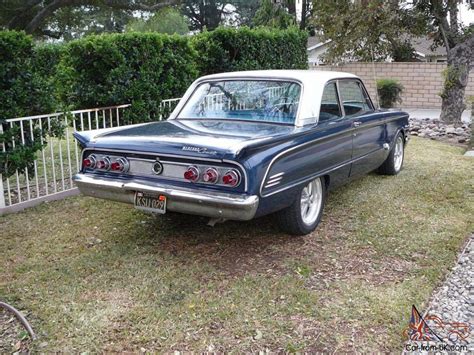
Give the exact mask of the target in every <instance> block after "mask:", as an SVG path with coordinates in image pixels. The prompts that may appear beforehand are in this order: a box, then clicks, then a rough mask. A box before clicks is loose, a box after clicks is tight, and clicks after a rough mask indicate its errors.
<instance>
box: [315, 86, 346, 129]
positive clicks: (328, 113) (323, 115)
mask: <svg viewBox="0 0 474 355" xmlns="http://www.w3.org/2000/svg"><path fill="white" fill-rule="evenodd" d="M340 117H342V112H341V107H340V106H339V98H338V96H337V89H336V83H335V82H334V83H329V84H327V85H326V87H325V88H324V91H323V97H322V100H321V108H320V110H319V121H320V122H324V121H328V120H331V119H334V118H340Z"/></svg>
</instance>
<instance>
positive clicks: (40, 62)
mask: <svg viewBox="0 0 474 355" xmlns="http://www.w3.org/2000/svg"><path fill="white" fill-rule="evenodd" d="M58 58H59V49H58V48H57V47H54V49H53V47H50V46H47V47H46V46H44V47H43V46H42V47H35V46H34V43H33V40H32V38H31V37H30V36H27V35H26V34H24V33H22V32H15V31H0V92H1V95H0V126H1V128H2V130H1V133H0V144H2V145H3V146H4V148H5V152H3V151H0V174H3V175H6V176H10V175H12V174H13V173H14V171H15V170H16V169H18V170H19V172H24V171H25V169H26V168H29V169H30V171H31V170H32V166H33V160H34V155H35V153H36V152H37V151H38V150H39V149H41V146H42V145H41V138H45V137H46V136H47V135H53V136H57V135H60V134H61V128H60V127H58V125H57V124H56V122H53V121H54V120H53V121H52V122H51V128H52V130H51V131H50V132H47V131H46V130H45V131H40V130H39V129H38V128H37V127H32V128H33V130H32V131H33V132H32V134H25V135H24V137H23V138H24V139H23V140H24V142H23V140H22V138H21V128H20V126H19V125H18V124H16V123H15V124H13V125H10V124H6V122H5V120H6V119H7V118H14V117H20V116H28V115H34V114H39V113H44V112H50V111H53V110H54V109H55V108H56V105H57V102H56V100H55V95H54V91H55V87H54V79H53V75H54V63H55V62H57V61H58ZM24 129H25V130H27V131H28V132H30V131H29V127H24ZM13 140H14V141H15V142H16V144H14V143H13Z"/></svg>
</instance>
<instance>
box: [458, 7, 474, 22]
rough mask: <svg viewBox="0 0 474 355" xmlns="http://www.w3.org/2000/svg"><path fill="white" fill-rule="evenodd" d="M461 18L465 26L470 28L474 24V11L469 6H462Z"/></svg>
mask: <svg viewBox="0 0 474 355" xmlns="http://www.w3.org/2000/svg"><path fill="white" fill-rule="evenodd" d="M459 17H460V18H461V21H462V23H463V24H464V25H466V26H468V25H470V24H471V23H474V10H471V9H470V8H469V5H468V4H462V5H461V9H460V11H459Z"/></svg>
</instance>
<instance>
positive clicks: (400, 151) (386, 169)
mask: <svg viewBox="0 0 474 355" xmlns="http://www.w3.org/2000/svg"><path fill="white" fill-rule="evenodd" d="M404 158H405V142H404V141H403V135H402V134H401V133H398V135H397V137H396V138H395V144H394V146H393V148H392V150H391V151H390V154H389V155H388V157H387V159H386V160H385V161H384V162H383V164H382V165H381V166H380V167H379V168H378V172H379V173H380V174H383V175H397V174H398V173H399V172H400V170H402V165H403V160H404Z"/></svg>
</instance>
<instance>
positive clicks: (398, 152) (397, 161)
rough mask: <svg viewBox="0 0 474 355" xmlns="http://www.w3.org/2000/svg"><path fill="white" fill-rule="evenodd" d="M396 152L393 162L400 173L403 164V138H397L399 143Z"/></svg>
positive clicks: (396, 145)
mask: <svg viewBox="0 0 474 355" xmlns="http://www.w3.org/2000/svg"><path fill="white" fill-rule="evenodd" d="M394 149H395V151H394V152H393V160H394V166H395V170H396V171H399V170H400V169H401V167H402V163H403V139H402V137H400V136H399V137H398V138H397V142H396V143H395V148H394Z"/></svg>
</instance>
